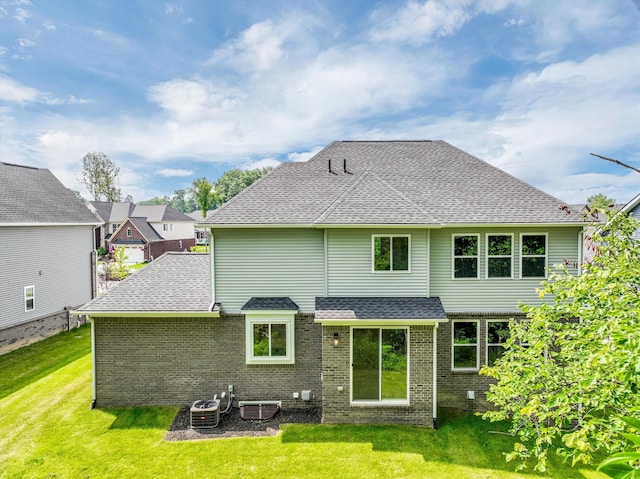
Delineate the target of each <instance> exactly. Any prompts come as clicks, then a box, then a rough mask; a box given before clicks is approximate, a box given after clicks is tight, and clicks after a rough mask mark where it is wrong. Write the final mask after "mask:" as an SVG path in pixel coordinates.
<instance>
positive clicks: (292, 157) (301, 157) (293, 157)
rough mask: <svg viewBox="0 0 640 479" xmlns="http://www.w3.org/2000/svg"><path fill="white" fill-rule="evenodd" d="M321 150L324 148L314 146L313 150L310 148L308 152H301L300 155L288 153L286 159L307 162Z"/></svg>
mask: <svg viewBox="0 0 640 479" xmlns="http://www.w3.org/2000/svg"><path fill="white" fill-rule="evenodd" d="M323 148H324V146H316V147H315V148H312V149H311V150H310V151H303V152H302V153H299V152H294V153H289V155H288V156H287V158H288V160H289V161H307V160H309V159H310V158H312V157H314V156H315V155H317V154H318V153H320V151H321V150H322V149H323Z"/></svg>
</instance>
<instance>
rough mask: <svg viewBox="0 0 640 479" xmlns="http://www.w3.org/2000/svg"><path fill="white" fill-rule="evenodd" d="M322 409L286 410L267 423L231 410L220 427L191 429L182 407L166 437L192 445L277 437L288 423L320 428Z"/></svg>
mask: <svg viewBox="0 0 640 479" xmlns="http://www.w3.org/2000/svg"><path fill="white" fill-rule="evenodd" d="M320 421H321V412H320V410H319V409H313V408H308V409H285V410H281V411H279V412H278V413H277V414H276V415H275V416H274V417H273V418H272V419H269V420H266V421H247V420H244V419H242V418H241V417H240V409H238V408H235V407H234V408H232V409H231V411H230V412H229V414H226V415H224V416H223V415H221V416H220V422H219V423H218V427H215V428H203V429H191V415H190V407H186V406H185V407H182V408H180V411H178V414H177V415H176V417H175V419H174V420H173V424H171V427H170V428H169V431H168V432H167V434H166V436H165V440H166V441H189V440H196V439H219V438H227V437H259V436H275V435H277V434H278V433H279V432H280V425H281V424H287V423H298V424H319V423H320Z"/></svg>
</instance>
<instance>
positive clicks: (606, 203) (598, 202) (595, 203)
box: [587, 193, 616, 212]
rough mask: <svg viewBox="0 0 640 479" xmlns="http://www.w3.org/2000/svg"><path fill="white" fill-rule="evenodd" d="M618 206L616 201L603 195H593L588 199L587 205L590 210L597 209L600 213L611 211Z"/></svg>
mask: <svg viewBox="0 0 640 479" xmlns="http://www.w3.org/2000/svg"><path fill="white" fill-rule="evenodd" d="M615 204H616V200H614V199H613V198H609V197H608V196H607V195H605V194H603V193H598V194H597V195H592V196H589V198H587V205H588V206H589V208H590V209H594V208H595V209H597V210H599V211H603V212H604V211H609V210H610V209H611V208H612V207H613V206H614V205H615Z"/></svg>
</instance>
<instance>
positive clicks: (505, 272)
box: [487, 234, 513, 278]
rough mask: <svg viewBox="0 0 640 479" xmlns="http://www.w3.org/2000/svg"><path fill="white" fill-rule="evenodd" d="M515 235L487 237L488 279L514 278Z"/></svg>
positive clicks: (489, 235)
mask: <svg viewBox="0 0 640 479" xmlns="http://www.w3.org/2000/svg"><path fill="white" fill-rule="evenodd" d="M512 264H513V235H510V234H488V235H487V278H512V277H513V267H512Z"/></svg>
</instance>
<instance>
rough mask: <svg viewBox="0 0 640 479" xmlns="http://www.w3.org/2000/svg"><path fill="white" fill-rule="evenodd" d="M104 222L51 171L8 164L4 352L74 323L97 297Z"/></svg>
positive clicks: (2, 243) (1, 268)
mask: <svg viewBox="0 0 640 479" xmlns="http://www.w3.org/2000/svg"><path fill="white" fill-rule="evenodd" d="M98 224H99V220H98V218H96V216H95V215H94V214H93V213H91V211H89V210H88V209H87V208H86V206H85V205H84V204H83V203H82V201H81V200H80V199H78V197H77V196H76V195H75V194H74V193H73V192H72V191H71V190H69V189H67V188H66V187H65V186H64V185H62V183H60V182H59V181H58V179H57V178H56V177H55V176H54V175H53V174H52V173H51V172H50V171H49V170H46V169H42V168H32V167H29V166H21V165H12V164H9V163H0V353H4V352H7V351H10V350H12V349H15V348H17V347H20V346H22V345H24V344H27V343H29V342H32V341H34V340H37V339H40V338H43V337H46V336H49V335H51V334H55V333H57V332H59V331H62V330H65V329H69V328H70V327H72V326H73V325H74V323H75V320H74V322H73V323H72V322H71V319H70V318H69V309H71V308H76V307H78V306H79V305H81V304H83V303H86V302H87V301H89V300H90V299H91V298H92V297H93V296H95V285H96V281H95V277H96V276H95V257H94V254H93V251H94V248H93V230H94V228H95V227H96V226H97V225H98Z"/></svg>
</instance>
